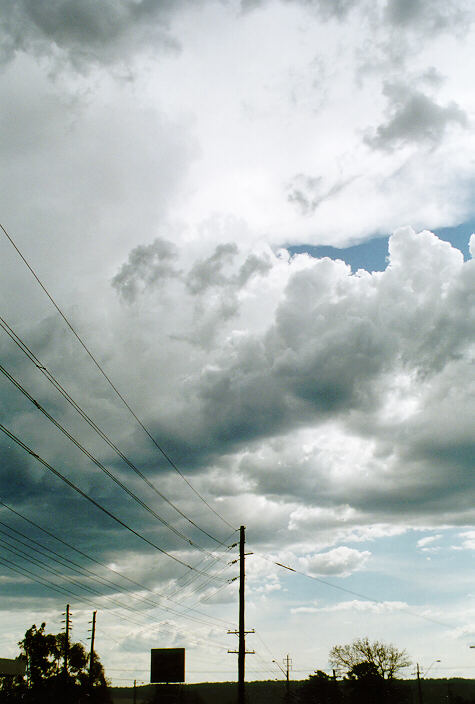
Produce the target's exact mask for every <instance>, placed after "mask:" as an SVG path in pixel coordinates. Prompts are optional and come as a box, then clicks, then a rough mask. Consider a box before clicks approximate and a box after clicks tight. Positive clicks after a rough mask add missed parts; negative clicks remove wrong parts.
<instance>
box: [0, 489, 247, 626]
mask: <svg viewBox="0 0 475 704" xmlns="http://www.w3.org/2000/svg"><path fill="white" fill-rule="evenodd" d="M0 505H1V506H4V507H5V508H6V509H8V510H9V511H11V512H12V513H14V514H15V515H16V516H18V517H19V518H21V519H22V520H24V521H26V522H27V523H29V524H30V525H32V526H34V527H35V528H37V529H38V530H40V531H41V532H42V533H44V534H45V535H48V536H49V537H50V538H53V539H54V540H56V541H58V542H59V543H61V544H62V545H65V546H66V547H67V548H69V549H71V550H73V551H74V552H76V553H77V554H78V555H81V556H82V557H85V558H86V559H87V560H90V561H91V562H94V563H95V564H96V565H99V566H100V567H103V568H104V569H106V570H108V571H109V572H112V573H113V574H115V575H117V576H118V577H120V578H121V579H124V580H125V581H127V582H129V584H133V585H134V586H135V587H139V589H143V590H145V591H146V592H149V591H150V590H149V588H148V587H146V586H145V585H144V584H141V583H140V582H137V581H136V580H135V579H131V578H130V577H127V576H126V575H124V574H121V573H120V572H118V571H117V570H114V569H113V568H112V567H109V565H106V564H105V563H104V562H101V561H100V560H97V559H95V558H94V557H91V555H88V554H87V553H85V552H83V551H82V550H79V549H78V548H76V547H75V546H74V545H71V543H68V542H66V541H65V540H63V538H59V537H58V536H57V535H55V534H54V533H52V532H51V531H49V530H46V528H43V527H42V526H40V525H39V524H38V523H35V521H32V520H31V519H30V518H27V517H26V516H24V515H23V514H22V513H20V512H19V511H16V510H15V509H14V508H12V507H11V506H9V505H8V504H6V503H5V502H3V501H1V500H0ZM231 547H235V546H231ZM229 549H231V548H229ZM84 569H85V568H84ZM158 596H159V597H160V598H162V599H166V600H167V601H171V602H172V603H174V604H177V605H178V606H183V604H182V602H179V601H177V600H176V599H173V598H172V596H173V594H172V595H171V596H168V595H165V594H158ZM157 606H159V604H157ZM169 610H171V609H169ZM178 613H179V612H178Z"/></svg>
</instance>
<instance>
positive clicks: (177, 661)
mask: <svg viewBox="0 0 475 704" xmlns="http://www.w3.org/2000/svg"><path fill="white" fill-rule="evenodd" d="M184 681H185V648H153V649H152V650H151V665H150V682H154V683H158V682H166V683H168V682H184Z"/></svg>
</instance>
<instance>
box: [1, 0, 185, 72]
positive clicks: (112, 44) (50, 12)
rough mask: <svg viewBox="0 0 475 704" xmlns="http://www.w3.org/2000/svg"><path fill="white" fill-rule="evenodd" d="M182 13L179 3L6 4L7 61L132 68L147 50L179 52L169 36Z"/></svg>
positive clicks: (69, 0) (62, 0)
mask: <svg viewBox="0 0 475 704" xmlns="http://www.w3.org/2000/svg"><path fill="white" fill-rule="evenodd" d="M180 4H181V3H180ZM185 4H186V3H185ZM176 9H177V3H171V2H168V1H165V2H163V1H162V0H139V1H138V2H132V1H130V0H119V1H118V2H111V0H105V1H104V2H101V3H95V2H93V1H91V0H84V2H81V3H80V4H78V3H76V2H74V0H54V1H53V2H33V1H32V0H19V1H18V2H15V3H14V4H12V3H10V2H8V0H5V1H3V2H2V3H1V17H2V20H1V23H0V42H1V43H0V49H1V52H2V54H3V61H7V60H10V59H11V58H13V56H14V55H15V54H16V53H18V52H27V53H31V54H33V55H35V56H47V57H48V58H50V59H52V60H55V61H57V62H62V61H64V60H66V61H67V62H68V63H70V64H71V65H72V66H73V67H74V68H76V69H79V70H81V71H82V70H85V69H87V68H88V67H89V66H91V65H97V64H111V63H113V62H121V63H126V64H127V63H128V61H130V60H131V59H133V57H134V54H136V53H137V52H139V51H142V50H143V49H144V48H148V49H151V48H152V47H153V48H154V50H155V51H156V50H157V49H167V50H170V49H173V50H176V49H177V48H178V46H179V45H178V42H177V41H176V39H175V38H174V37H173V36H172V34H171V33H170V31H169V21H170V16H171V15H172V14H173V12H174V11H176Z"/></svg>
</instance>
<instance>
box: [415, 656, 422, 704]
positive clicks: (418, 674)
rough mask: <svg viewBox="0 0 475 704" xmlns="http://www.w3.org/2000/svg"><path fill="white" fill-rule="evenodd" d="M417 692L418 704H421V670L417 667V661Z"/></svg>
mask: <svg viewBox="0 0 475 704" xmlns="http://www.w3.org/2000/svg"><path fill="white" fill-rule="evenodd" d="M416 672H417V694H418V696H419V704H423V700H422V685H421V671H420V668H419V663H417V670H416Z"/></svg>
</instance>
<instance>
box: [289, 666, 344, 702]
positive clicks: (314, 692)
mask: <svg viewBox="0 0 475 704" xmlns="http://www.w3.org/2000/svg"><path fill="white" fill-rule="evenodd" d="M298 701H299V703H300V704H340V702H341V701H342V700H341V692H340V689H339V687H338V683H337V682H336V681H335V680H334V679H333V678H332V677H330V676H329V675H327V674H326V672H322V670H317V671H316V672H315V674H314V675H310V676H309V678H308V680H306V681H305V682H304V683H303V685H302V686H301V687H300V690H299V694H298Z"/></svg>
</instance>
